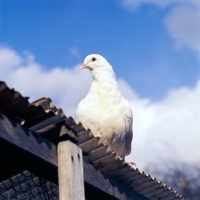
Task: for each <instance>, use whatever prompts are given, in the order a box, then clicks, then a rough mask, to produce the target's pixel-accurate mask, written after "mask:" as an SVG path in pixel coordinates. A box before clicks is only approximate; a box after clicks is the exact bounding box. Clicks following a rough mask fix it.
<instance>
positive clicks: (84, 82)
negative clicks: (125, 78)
mask: <svg viewBox="0 0 200 200" xmlns="http://www.w3.org/2000/svg"><path fill="white" fill-rule="evenodd" d="M79 67H80V65H79V64H78V65H76V66H74V67H73V68H65V69H63V68H61V67H55V68H54V69H52V70H45V69H44V68H43V66H41V65H40V64H38V63H37V62H35V60H34V56H32V55H31V54H30V53H27V52H25V55H23V56H20V55H18V54H17V53H16V52H15V51H13V50H11V49H8V48H1V49H0V79H1V80H4V81H6V83H7V84H8V86H9V87H15V88H16V89H17V90H19V91H20V92H21V93H22V95H23V96H30V97H31V99H30V100H31V101H33V100H36V99H38V98H40V97H43V96H46V97H51V98H52V99H53V101H54V102H56V104H57V106H60V107H62V108H66V109H65V113H66V115H74V112H75V109H76V106H77V104H78V103H79V100H80V99H82V98H83V97H84V95H85V94H86V93H87V91H88V89H89V85H90V82H91V80H92V78H91V76H90V73H89V71H87V70H82V71H81V72H79Z"/></svg>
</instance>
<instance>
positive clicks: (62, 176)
mask: <svg viewBox="0 0 200 200" xmlns="http://www.w3.org/2000/svg"><path fill="white" fill-rule="evenodd" d="M58 177H59V178H58V180H59V199H60V200H66V199H68V200H84V199H85V194H84V181H83V158H82V150H81V149H80V148H79V147H78V146H77V145H75V144H74V143H72V142H71V141H69V140H68V141H63V142H60V143H59V144H58Z"/></svg>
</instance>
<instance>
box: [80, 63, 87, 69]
mask: <svg viewBox="0 0 200 200" xmlns="http://www.w3.org/2000/svg"><path fill="white" fill-rule="evenodd" d="M87 65H88V63H85V64H83V65H82V66H81V67H80V70H81V69H85V68H87Z"/></svg>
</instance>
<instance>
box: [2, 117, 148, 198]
mask: <svg viewBox="0 0 200 200" xmlns="http://www.w3.org/2000/svg"><path fill="white" fill-rule="evenodd" d="M0 161H1V162H5V163H4V165H3V166H4V167H6V161H7V162H8V163H10V166H11V165H13V168H15V167H19V168H17V169H21V168H22V169H27V170H29V171H31V172H33V173H34V174H36V175H38V176H42V177H44V178H46V179H48V180H50V181H52V182H54V183H58V174H57V169H58V163H57V149H56V145H55V144H53V143H51V142H50V141H48V140H47V139H45V138H43V137H41V136H39V135H37V134H36V133H33V132H31V131H30V130H28V129H26V128H24V127H22V126H20V125H19V124H17V123H16V122H14V121H12V120H10V119H8V118H7V117H5V116H4V115H2V114H0ZM1 166H2V165H0V169H1V173H0V179H1V178H3V177H4V178H6V177H5V176H2V177H1V174H3V172H4V170H6V169H2V168H1ZM83 169H84V184H85V197H86V199H87V200H93V199H96V200H98V199H104V200H106V199H121V200H128V199H130V200H131V199H134V200H137V199H138V200H139V199H140V200H146V198H145V197H144V196H142V195H140V194H139V193H137V192H135V191H134V190H132V189H131V188H128V187H126V186H124V185H122V184H121V183H119V182H118V181H116V180H115V179H114V178H112V177H110V176H108V175H106V174H104V173H103V172H100V171H99V170H97V169H95V168H94V167H93V166H92V165H90V164H87V163H85V162H84V165H83ZM14 171H15V170H14ZM9 175H11V174H9ZM1 180H2V179H1ZM76 187H77V186H76Z"/></svg>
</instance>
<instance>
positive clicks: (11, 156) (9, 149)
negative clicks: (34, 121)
mask: <svg viewBox="0 0 200 200" xmlns="http://www.w3.org/2000/svg"><path fill="white" fill-rule="evenodd" d="M0 159H2V160H4V161H5V162H6V160H7V161H8V162H9V163H16V164H15V165H16V167H19V168H22V169H23V168H24V169H27V170H30V171H32V172H33V173H36V174H38V175H43V176H44V178H48V179H49V180H51V181H53V182H57V151H56V146H55V145H54V144H53V143H51V142H50V141H48V140H47V139H45V138H42V137H41V136H39V135H37V134H36V133H33V132H31V131H29V130H28V129H27V128H24V127H22V126H20V125H19V124H17V123H16V122H14V121H12V120H10V119H8V118H7V117H5V116H4V115H3V114H0ZM15 165H13V167H15ZM55 175H56V177H55ZM3 177H4V176H3ZM3 177H2V178H3Z"/></svg>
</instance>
